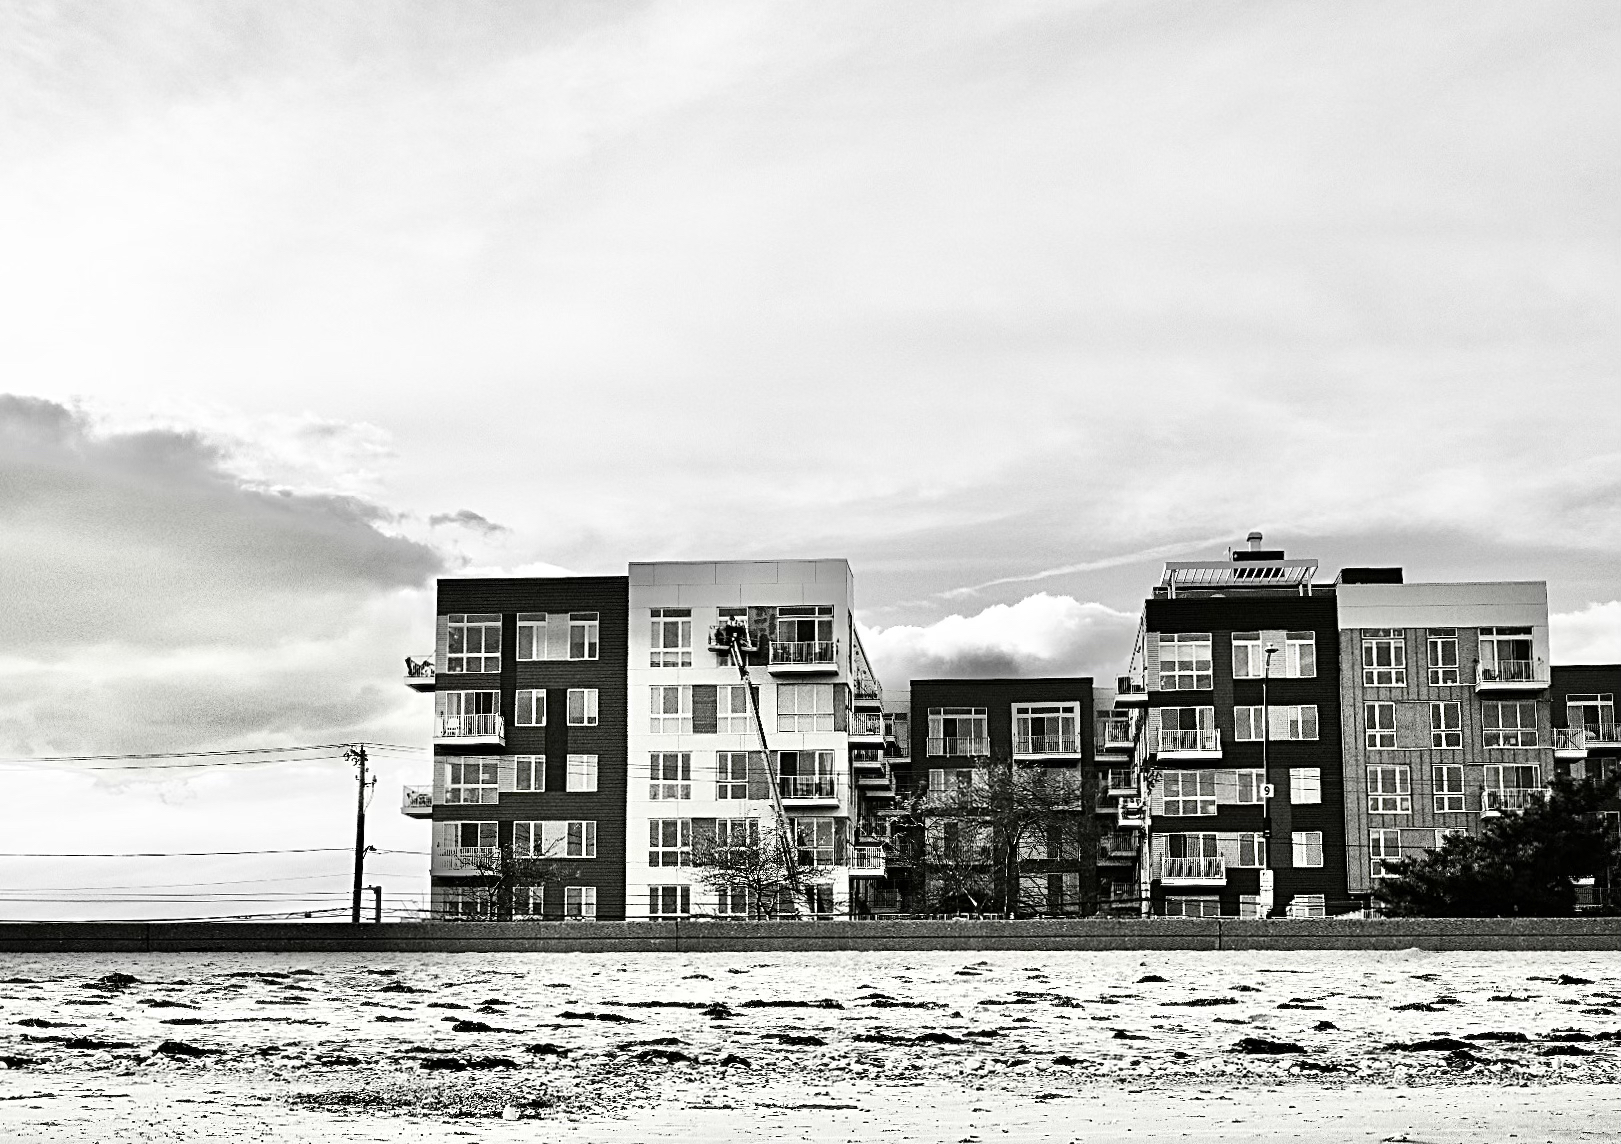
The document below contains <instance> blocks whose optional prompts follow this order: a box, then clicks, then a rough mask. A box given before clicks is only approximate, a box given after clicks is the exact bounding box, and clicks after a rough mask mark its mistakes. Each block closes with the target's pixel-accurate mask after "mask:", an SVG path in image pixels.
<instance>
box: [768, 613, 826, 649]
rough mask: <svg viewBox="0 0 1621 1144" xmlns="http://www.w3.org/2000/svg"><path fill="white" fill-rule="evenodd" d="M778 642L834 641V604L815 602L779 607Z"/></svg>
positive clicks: (808, 642)
mask: <svg viewBox="0 0 1621 1144" xmlns="http://www.w3.org/2000/svg"><path fill="white" fill-rule="evenodd" d="M777 642H778V643H786V644H829V645H831V644H832V642H833V605H831V604H813V605H808V606H804V607H797V606H796V607H792V608H778V609H777Z"/></svg>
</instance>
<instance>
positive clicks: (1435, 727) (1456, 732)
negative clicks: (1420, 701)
mask: <svg viewBox="0 0 1621 1144" xmlns="http://www.w3.org/2000/svg"><path fill="white" fill-rule="evenodd" d="M1430 746H1431V747H1433V748H1435V749H1437V750H1454V749H1461V748H1462V747H1463V712H1462V708H1461V707H1460V706H1459V704H1457V703H1456V702H1451V701H1447V702H1441V703H1431V704H1430Z"/></svg>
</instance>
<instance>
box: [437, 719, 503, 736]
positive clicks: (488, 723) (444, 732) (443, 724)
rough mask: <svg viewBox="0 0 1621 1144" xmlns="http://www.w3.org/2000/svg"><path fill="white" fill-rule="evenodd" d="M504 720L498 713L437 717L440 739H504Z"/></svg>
mask: <svg viewBox="0 0 1621 1144" xmlns="http://www.w3.org/2000/svg"><path fill="white" fill-rule="evenodd" d="M506 734H507V725H506V720H504V719H503V718H502V717H501V716H499V715H445V716H441V717H440V719H439V735H438V738H441V739H500V740H502V741H505V739H506Z"/></svg>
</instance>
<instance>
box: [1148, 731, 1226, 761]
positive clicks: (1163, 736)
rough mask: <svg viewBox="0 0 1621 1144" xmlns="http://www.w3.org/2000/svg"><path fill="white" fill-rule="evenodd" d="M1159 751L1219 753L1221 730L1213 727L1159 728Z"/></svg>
mask: <svg viewBox="0 0 1621 1144" xmlns="http://www.w3.org/2000/svg"><path fill="white" fill-rule="evenodd" d="M1159 753H1160V754H1162V755H1177V754H1183V755H1194V754H1197V755H1211V754H1214V755H1219V754H1221V732H1220V731H1219V730H1216V729H1214V728H1208V729H1204V730H1193V731H1169V730H1165V729H1164V728H1161V729H1160V733H1159Z"/></svg>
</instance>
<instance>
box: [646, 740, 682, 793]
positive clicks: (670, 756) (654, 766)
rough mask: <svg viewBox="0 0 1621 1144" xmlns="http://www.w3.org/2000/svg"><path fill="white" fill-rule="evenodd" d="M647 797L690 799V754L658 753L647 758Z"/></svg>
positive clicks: (675, 752)
mask: <svg viewBox="0 0 1621 1144" xmlns="http://www.w3.org/2000/svg"><path fill="white" fill-rule="evenodd" d="M648 774H649V778H650V780H651V781H649V783H648V785H647V797H648V798H650V799H653V800H654V801H658V800H660V799H679V798H691V797H692V754H691V752H689V751H680V752H677V751H659V752H656V753H654V754H652V755H649V756H648Z"/></svg>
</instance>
